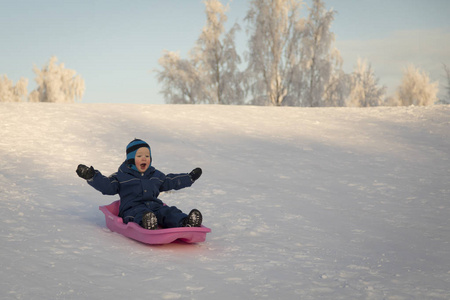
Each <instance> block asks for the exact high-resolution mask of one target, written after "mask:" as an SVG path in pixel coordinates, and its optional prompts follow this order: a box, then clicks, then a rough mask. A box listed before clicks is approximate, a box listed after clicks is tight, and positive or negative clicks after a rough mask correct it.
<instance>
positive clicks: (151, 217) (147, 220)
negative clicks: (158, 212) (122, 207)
mask: <svg viewBox="0 0 450 300" xmlns="http://www.w3.org/2000/svg"><path fill="white" fill-rule="evenodd" d="M142 227H144V228H145V229H148V230H154V229H157V228H158V219H157V218H156V216H155V214H154V213H153V212H151V211H149V212H148V213H145V214H144V216H143V217H142Z"/></svg>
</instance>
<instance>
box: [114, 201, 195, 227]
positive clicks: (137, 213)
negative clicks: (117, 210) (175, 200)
mask: <svg viewBox="0 0 450 300" xmlns="http://www.w3.org/2000/svg"><path fill="white" fill-rule="evenodd" d="M149 211H151V212H153V213H154V214H155V215H156V218H157V219H158V225H159V226H161V227H164V228H173V227H181V226H182V225H183V220H184V219H185V218H187V214H185V213H183V212H182V211H181V210H179V209H178V208H176V207H175V206H166V205H164V204H161V203H158V202H156V201H146V202H144V203H142V204H139V205H138V206H135V207H133V208H130V209H128V210H127V211H125V212H123V213H122V215H123V222H124V223H125V224H126V223H128V222H135V223H138V224H139V225H141V226H142V217H143V216H144V215H145V214H146V213H147V212H149Z"/></svg>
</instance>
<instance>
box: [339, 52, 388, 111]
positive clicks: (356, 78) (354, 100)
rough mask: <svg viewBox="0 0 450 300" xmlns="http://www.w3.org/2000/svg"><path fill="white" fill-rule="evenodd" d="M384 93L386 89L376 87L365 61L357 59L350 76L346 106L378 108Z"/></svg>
mask: <svg viewBox="0 0 450 300" xmlns="http://www.w3.org/2000/svg"><path fill="white" fill-rule="evenodd" d="M385 93H386V87H384V86H379V85H378V78H376V77H375V74H374V72H373V71H372V67H371V65H370V64H368V63H367V61H366V60H362V59H358V62H357V65H356V68H355V70H354V72H353V73H352V75H351V83H350V95H349V98H348V100H347V106H378V105H380V104H381V103H382V102H383V100H384V96H385Z"/></svg>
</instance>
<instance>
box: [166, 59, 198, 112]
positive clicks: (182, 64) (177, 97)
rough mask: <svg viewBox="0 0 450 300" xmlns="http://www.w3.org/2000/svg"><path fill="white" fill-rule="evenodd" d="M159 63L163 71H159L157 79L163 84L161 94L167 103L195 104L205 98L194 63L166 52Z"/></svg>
mask: <svg viewBox="0 0 450 300" xmlns="http://www.w3.org/2000/svg"><path fill="white" fill-rule="evenodd" d="M158 63H159V64H160V65H161V67H162V68H163V69H162V71H157V73H158V75H157V78H158V81H159V82H160V83H162V84H163V88H162V90H161V93H162V94H163V95H164V99H165V100H166V102H167V103H174V104H195V103H197V102H198V100H199V99H204V98H205V96H204V94H205V91H204V90H203V86H202V82H201V80H200V75H199V74H198V69H197V68H196V67H195V63H194V62H193V61H189V60H186V59H181V58H180V56H179V54H178V53H176V52H171V51H165V52H164V55H163V56H162V57H161V58H160V59H159V60H158Z"/></svg>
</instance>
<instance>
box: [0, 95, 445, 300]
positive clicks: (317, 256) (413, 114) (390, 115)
mask: <svg viewBox="0 0 450 300" xmlns="http://www.w3.org/2000/svg"><path fill="white" fill-rule="evenodd" d="M0 136H1V138H0V157H1V159H0V220H1V221H0V222H1V233H0V245H1V246H0V247H1V254H0V265H1V266H0V276H1V277H0V278H1V280H0V298H1V299H125V298H127V299H135V298H141V299H143V298H148V299H150V298H153V299H263V298H267V299H396V300H397V299H449V298H450V244H449V243H450V218H449V215H450V203H449V201H450V184H449V183H450V106H432V107H395V108H386V107H380V108H367V109H357V108H317V109H316V108H289V107H283V108H279V107H251V106H201V105H197V106H184V105H178V106H173V105H159V106H158V105H110V104H45V103H39V104H33V103H20V104H17V103H0ZM135 137H137V138H141V139H144V140H145V141H147V142H149V144H150V145H151V147H152V155H153V159H154V162H153V165H154V166H155V167H156V168H158V169H160V170H161V171H163V172H165V173H169V172H189V171H190V170H192V169H193V168H195V167H197V166H199V167H202V168H203V171H204V173H203V175H202V177H201V178H200V180H199V181H197V182H196V183H195V184H194V185H193V186H192V187H191V188H188V189H184V190H180V191H177V192H169V193H165V194H162V195H161V197H160V198H161V199H162V200H163V201H165V202H166V203H168V204H170V205H176V206H178V207H179V208H181V209H182V210H184V211H188V210H190V209H191V208H194V207H196V208H198V209H200V210H201V211H202V213H203V215H204V224H205V225H206V226H208V227H210V228H211V229H212V233H210V234H208V235H207V239H206V242H205V243H201V244H195V245H188V244H179V243H178V244H170V245H164V246H148V245H144V244H140V243H138V242H135V241H133V240H130V239H127V238H125V237H123V236H121V235H118V234H117V233H113V232H110V231H109V230H108V229H107V228H106V227H105V221H104V217H103V214H102V213H101V212H100V211H99V210H98V206H99V205H102V204H107V203H110V202H112V201H113V200H116V199H117V197H111V196H103V195H102V194H100V193H99V192H97V191H95V190H94V189H92V188H91V187H90V186H88V185H87V184H86V183H85V181H83V180H81V179H80V178H78V177H77V175H76V173H75V169H76V166H77V165H78V164H79V163H84V164H87V165H93V166H94V167H95V168H97V169H99V170H101V171H102V172H103V173H104V174H110V173H113V172H115V171H116V169H117V167H118V166H119V164H120V163H121V162H122V161H123V160H124V159H125V147H126V145H127V143H128V142H129V141H131V140H132V139H133V138H135Z"/></svg>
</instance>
